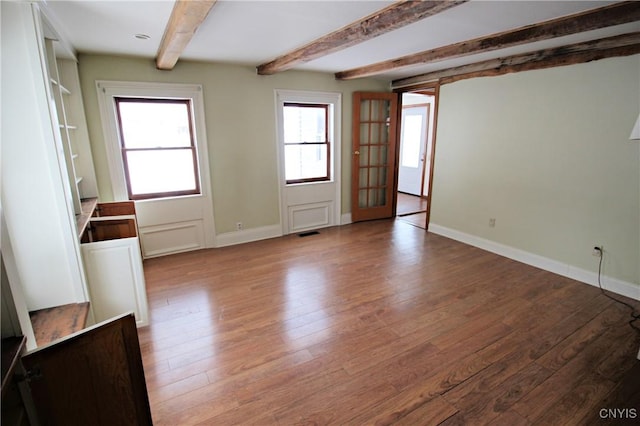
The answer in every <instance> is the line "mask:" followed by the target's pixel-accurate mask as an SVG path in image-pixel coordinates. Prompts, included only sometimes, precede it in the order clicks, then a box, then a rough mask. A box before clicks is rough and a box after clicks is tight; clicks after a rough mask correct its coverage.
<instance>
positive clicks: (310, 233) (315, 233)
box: [298, 231, 319, 237]
mask: <svg viewBox="0 0 640 426" xmlns="http://www.w3.org/2000/svg"><path fill="white" fill-rule="evenodd" d="M317 234H319V232H318V231H309V232H302V233H300V234H298V237H308V236H309V235H317Z"/></svg>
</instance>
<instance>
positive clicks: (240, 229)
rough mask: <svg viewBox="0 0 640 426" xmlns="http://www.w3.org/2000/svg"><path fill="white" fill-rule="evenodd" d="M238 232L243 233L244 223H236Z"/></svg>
mask: <svg viewBox="0 0 640 426" xmlns="http://www.w3.org/2000/svg"><path fill="white" fill-rule="evenodd" d="M236 231H242V222H236Z"/></svg>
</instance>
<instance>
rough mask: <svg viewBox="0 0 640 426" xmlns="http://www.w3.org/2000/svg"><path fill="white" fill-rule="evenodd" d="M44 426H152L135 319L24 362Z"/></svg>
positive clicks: (108, 324)
mask: <svg viewBox="0 0 640 426" xmlns="http://www.w3.org/2000/svg"><path fill="white" fill-rule="evenodd" d="M22 362H23V364H24V366H25V368H26V370H27V371H28V376H29V377H30V378H29V387H30V390H31V396H32V398H33V402H34V405H35V409H36V414H37V416H38V420H39V423H40V424H42V425H65V426H67V425H83V426H84V425H151V424H152V421H151V411H150V409H149V398H148V396H147V387H146V384H145V379H144V372H143V370H142V358H141V356H140V346H139V343H138V334H137V330H136V323H135V319H134V317H133V315H132V314H125V315H122V316H119V317H116V318H114V319H112V320H109V321H105V322H103V323H100V324H97V325H95V326H93V327H90V328H87V329H85V330H83V331H82V332H79V333H76V334H72V335H70V336H68V337H66V338H64V339H61V340H59V341H57V342H56V343H53V344H51V345H49V346H44V347H42V348H39V349H36V350H35V351H33V352H30V353H28V354H26V355H24V356H23V357H22Z"/></svg>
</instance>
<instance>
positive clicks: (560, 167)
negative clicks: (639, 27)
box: [431, 55, 640, 298]
mask: <svg viewBox="0 0 640 426" xmlns="http://www.w3.org/2000/svg"><path fill="white" fill-rule="evenodd" d="M440 95H441V96H440V105H439V106H440V111H439V117H438V134H437V146H436V158H435V176H434V187H433V201H432V213H431V223H432V225H435V227H434V228H435V229H436V232H439V231H440V232H441V231H443V230H444V231H455V232H454V233H458V234H459V235H462V236H466V237H471V239H477V240H482V241H485V242H487V241H488V242H493V243H496V244H498V245H503V246H506V247H510V248H514V249H517V250H520V251H523V252H526V253H529V254H531V255H534V256H541V257H543V258H545V259H547V260H550V261H552V262H555V263H557V264H558V265H566V266H567V268H568V269H574V270H576V271H590V272H596V271H597V268H598V259H597V258H595V257H593V256H592V247H593V246H594V245H603V246H604V251H605V258H604V274H605V275H607V276H608V277H610V278H612V279H614V281H615V280H619V281H621V282H622V283H627V284H628V283H630V284H631V285H632V286H633V285H634V284H635V285H638V284H639V283H640V266H639V265H640V247H639V246H640V238H639V235H640V200H639V198H640V180H639V177H640V166H639V159H640V156H639V147H640V144H639V143H638V141H629V133H630V132H631V128H632V126H633V123H634V122H635V119H636V117H637V116H638V111H639V109H640V55H635V56H631V57H623V58H611V59H606V60H601V61H597V62H591V63H586V64H579V65H573V66H566V67H558V68H552V69H546V70H538V71H530V72H522V73H517V74H509V75H505V76H500V77H487V78H477V79H470V80H464V81H460V82H457V83H453V84H449V85H445V86H443V87H442V88H441V91H440ZM489 218H495V219H496V226H495V228H491V227H489ZM591 278H593V274H592V276H591ZM636 289H637V290H638V291H637V293H638V295H637V296H636V298H640V289H639V288H636ZM632 292H633V291H632ZM631 296H633V294H631Z"/></svg>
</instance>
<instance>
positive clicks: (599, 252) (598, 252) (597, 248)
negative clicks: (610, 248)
mask: <svg viewBox="0 0 640 426" xmlns="http://www.w3.org/2000/svg"><path fill="white" fill-rule="evenodd" d="M591 254H592V255H593V256H595V257H602V246H594V247H593V251H592V252H591Z"/></svg>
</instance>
